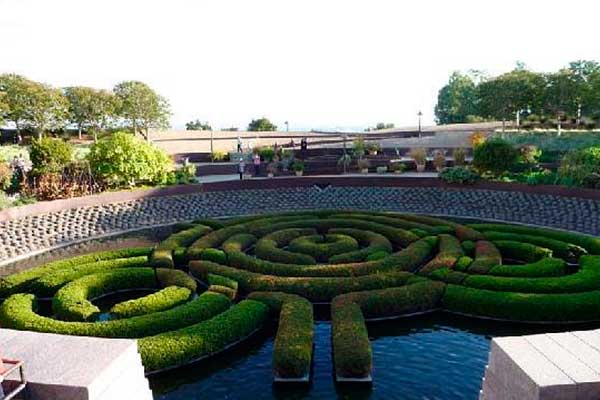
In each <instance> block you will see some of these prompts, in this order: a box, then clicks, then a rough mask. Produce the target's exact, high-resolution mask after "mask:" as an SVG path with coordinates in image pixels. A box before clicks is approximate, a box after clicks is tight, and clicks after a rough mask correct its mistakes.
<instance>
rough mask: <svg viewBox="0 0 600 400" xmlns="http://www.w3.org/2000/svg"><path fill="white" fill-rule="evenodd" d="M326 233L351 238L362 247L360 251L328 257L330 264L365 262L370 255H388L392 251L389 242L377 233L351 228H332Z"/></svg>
mask: <svg viewBox="0 0 600 400" xmlns="http://www.w3.org/2000/svg"><path fill="white" fill-rule="evenodd" d="M328 233H332V234H341V235H347V236H351V237H353V238H355V239H356V240H358V243H359V244H360V245H361V246H363V248H362V249H360V250H354V251H349V252H346V253H341V254H337V255H334V256H332V257H329V262H330V263H332V264H343V263H353V262H361V261H365V260H367V259H368V258H369V256H371V255H372V254H375V253H382V252H383V253H387V254H389V253H391V252H392V251H393V248H392V244H391V243H390V241H389V240H388V239H387V238H386V237H385V236H383V235H380V234H379V233H375V232H370V231H363V230H360V229H352V228H333V229H330V230H329V232H328ZM368 261H372V260H368Z"/></svg>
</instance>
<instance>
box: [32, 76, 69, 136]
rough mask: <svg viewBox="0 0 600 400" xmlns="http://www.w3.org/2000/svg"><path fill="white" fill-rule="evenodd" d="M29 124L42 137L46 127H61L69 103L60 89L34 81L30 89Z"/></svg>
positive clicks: (66, 114) (66, 115) (65, 117)
mask: <svg viewBox="0 0 600 400" xmlns="http://www.w3.org/2000/svg"><path fill="white" fill-rule="evenodd" d="M30 101H31V104H30V108H29V114H30V121H29V124H30V125H31V127H33V128H34V129H35V130H36V131H37V133H38V139H40V138H42V136H43V135H44V132H46V130H48V129H58V128H62V127H63V125H64V123H65V121H66V119H67V117H68V112H69V104H68V102H67V99H66V98H65V96H64V95H63V93H62V90H60V89H56V88H53V87H51V86H49V85H46V84H43V83H37V82H34V83H33V85H32V90H31V91H30Z"/></svg>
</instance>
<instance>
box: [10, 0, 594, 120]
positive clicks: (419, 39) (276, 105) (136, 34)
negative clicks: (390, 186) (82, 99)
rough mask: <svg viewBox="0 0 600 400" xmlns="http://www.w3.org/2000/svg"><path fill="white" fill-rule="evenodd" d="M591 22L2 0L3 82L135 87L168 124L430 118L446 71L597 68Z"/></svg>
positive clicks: (410, 4) (338, 1)
mask: <svg viewBox="0 0 600 400" xmlns="http://www.w3.org/2000/svg"><path fill="white" fill-rule="evenodd" d="M599 15H600V3H599V2H597V1H589V0H588V1H583V0H570V1H568V2H567V1H559V0H546V1H533V0H518V1H513V0H502V1H499V0H498V1H497V0H487V1H474V0H473V1H467V0H452V1H448V0H439V1H434V0H418V1H417V0H412V1H399V0H389V1H384V0H363V1H355V0H295V1H291V0H252V1H250V0H196V1H191V0H188V1H183V0H139V1H138V0H51V1H49V0H45V1H44V0H0V73H2V72H14V73H19V74H23V75H26V76H27V77H29V78H31V79H35V80H39V81H44V82H46V83H50V84H52V85H56V86H68V85H87V86H95V87H99V88H111V87H113V85H114V84H115V83H117V82H119V81H122V80H129V79H135V80H141V81H144V82H146V83H148V84H149V85H151V86H152V87H153V88H154V89H155V90H157V91H158V92H159V93H160V94H162V95H163V96H165V97H167V98H168V99H169V101H170V103H171V106H172V110H173V117H172V124H173V126H174V127H182V126H183V125H184V123H185V122H186V121H188V120H191V119H195V118H200V119H201V120H208V121H209V122H210V123H211V124H212V125H213V127H214V128H219V127H226V126H232V125H233V126H239V127H245V126H246V125H247V123H248V121H249V120H250V119H251V118H255V117H261V116H266V117H268V118H270V119H272V120H273V121H274V122H275V123H276V124H278V125H279V126H280V127H283V122H284V121H286V120H288V121H289V122H290V129H310V128H330V129H335V128H350V127H353V128H359V127H365V126H368V125H372V124H375V123H377V122H378V121H385V122H393V123H395V124H396V125H397V126H398V125H402V126H406V125H415V124H416V114H417V111H418V110H419V109H422V111H423V113H424V121H425V122H426V123H431V122H432V121H433V107H434V105H435V101H436V96H437V91H438V90H439V88H440V87H441V86H442V85H443V84H444V83H445V82H446V81H447V79H448V75H449V74H450V73H451V72H452V71H454V70H468V69H472V68H473V69H482V70H486V71H488V72H489V73H492V74H495V73H501V72H504V71H508V70H510V69H512V67H513V66H514V65H515V61H517V60H521V61H524V62H525V63H526V64H527V65H528V66H529V67H530V68H532V69H535V70H542V71H549V70H555V69H558V68H560V67H562V66H564V65H566V64H567V63H568V62H569V61H572V60H577V59H596V60H600V40H599V34H598V16H599Z"/></svg>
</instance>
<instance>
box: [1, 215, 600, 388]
mask: <svg viewBox="0 0 600 400" xmlns="http://www.w3.org/2000/svg"><path fill="white" fill-rule="evenodd" d="M190 219H191V218H190ZM599 253H600V238H597V237H594V236H590V235H585V234H579V233H574V232H566V231H558V230H552V229H549V228H541V227H528V226H523V225H508V224H498V223H493V224H492V223H470V224H464V223H460V222H457V221H455V220H451V219H447V218H440V217H434V216H427V215H421V214H408V213H392V212H369V211H365V210H359V211H357V210H339V209H333V210H327V209H315V210H307V211H293V212H286V213H273V214H264V215H252V216H243V217H233V218H225V219H219V220H211V219H206V218H202V219H196V220H192V221H191V222H186V223H182V224H178V225H176V226H175V227H174V228H173V233H172V234H171V235H170V236H169V237H167V238H166V239H164V240H163V241H162V242H161V243H160V244H158V245H157V246H156V248H155V249H154V250H152V249H148V248H135V249H126V250H119V251H114V252H101V253H95V254H89V255H85V256H79V257H75V258H72V259H66V260H60V261H54V262H51V263H49V264H45V265H42V266H39V267H36V268H33V269H29V270H25V271H23V272H20V273H17V274H14V275H10V276H7V277H5V278H2V280H0V294H1V295H2V296H3V297H5V300H4V302H3V303H2V305H1V306H0V323H2V326H4V327H8V328H13V329H23V330H32V331H39V332H47V333H60V334H71V335H83V336H98V337H108V338H137V339H138V343H139V350H140V354H141V357H142V362H143V364H144V366H145V368H146V371H147V372H148V373H156V372H159V371H164V370H168V369H172V368H175V367H178V366H181V365H185V364H188V363H191V362H196V361H199V360H202V359H204V358H206V357H209V356H212V355H214V354H216V353H219V352H221V351H224V350H225V349H228V348H229V347H231V346H234V345H235V344H237V343H239V342H240V341H242V340H244V339H246V338H248V337H249V336H251V335H252V334H254V333H255V332H257V331H258V330H260V329H261V328H263V327H264V326H266V325H268V323H269V321H270V320H272V319H274V318H275V319H276V318H278V319H279V325H278V330H277V334H276V339H275V345H274V350H273V369H274V379H275V381H277V382H288V383H289V382H307V381H308V379H309V376H310V369H311V363H312V351H313V337H314V332H313V324H314V316H313V305H312V304H311V302H312V303H315V304H320V303H330V304H331V320H332V333H331V334H332V346H333V362H334V369H335V375H336V377H337V379H338V381H339V382H368V381H370V380H371V379H372V365H373V364H375V365H376V364H377V359H376V358H374V357H373V355H372V352H371V348H370V342H369V336H368V326H367V322H368V321H371V320H381V319H389V318H398V317H409V316H413V315H417V314H423V313H429V312H434V311H438V312H439V311H445V312H449V313H456V314H462V315H468V316H471V317H475V318H491V319H499V320H505V321H517V322H536V323H571V322H588V321H600V311H598V307H597V306H596V305H597V304H598V302H600V285H599V284H598V282H600V254H599ZM186 272H189V275H188V274H186ZM192 277H193V278H195V279H196V280H197V281H199V282H201V283H202V284H201V285H198V286H197V285H196V281H195V280H194V279H192ZM139 289H145V290H146V292H145V293H141V294H139V295H136V296H133V297H132V298H130V299H128V300H125V301H121V302H119V303H116V304H112V305H111V307H110V308H109V309H106V310H102V309H101V308H99V307H98V306H97V305H96V304H94V303H95V301H96V299H97V298H99V297H106V296H110V295H111V294H113V293H115V292H120V291H131V290H139ZM49 297H51V300H52V301H48V300H44V299H45V298H49ZM44 303H47V304H46V307H44ZM38 305H41V306H42V307H40V308H38ZM48 306H51V308H52V311H47V310H46V311H44V309H45V308H46V309H47V308H48Z"/></svg>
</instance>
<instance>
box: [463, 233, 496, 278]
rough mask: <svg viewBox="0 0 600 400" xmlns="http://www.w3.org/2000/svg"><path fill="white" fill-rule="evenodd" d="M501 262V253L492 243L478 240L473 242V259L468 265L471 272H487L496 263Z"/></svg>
mask: <svg viewBox="0 0 600 400" xmlns="http://www.w3.org/2000/svg"><path fill="white" fill-rule="evenodd" d="M500 264H502V255H501V254H500V251H499V250H498V248H496V246H494V244H493V243H491V242H488V241H485V240H479V241H478V242H477V243H475V261H473V263H472V264H471V266H470V267H469V272H470V273H473V274H487V272H488V271H489V270H490V269H492V268H493V267H495V266H496V265H500Z"/></svg>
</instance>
